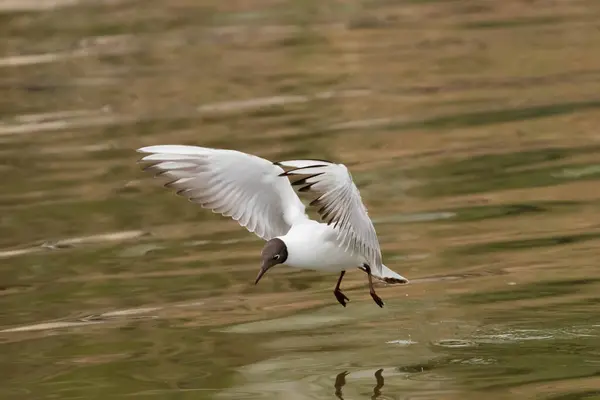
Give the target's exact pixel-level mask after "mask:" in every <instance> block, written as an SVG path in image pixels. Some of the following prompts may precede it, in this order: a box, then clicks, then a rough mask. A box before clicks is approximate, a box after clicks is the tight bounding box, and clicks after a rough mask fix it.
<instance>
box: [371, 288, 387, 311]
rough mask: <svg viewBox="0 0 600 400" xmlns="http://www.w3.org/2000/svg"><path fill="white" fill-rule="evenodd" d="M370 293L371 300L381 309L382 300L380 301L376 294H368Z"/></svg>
mask: <svg viewBox="0 0 600 400" xmlns="http://www.w3.org/2000/svg"><path fill="white" fill-rule="evenodd" d="M370 293H371V297H372V298H373V300H374V301H375V303H377V305H378V306H379V307H381V308H383V304H384V303H383V300H381V297H379V296H377V293H375V292H370Z"/></svg>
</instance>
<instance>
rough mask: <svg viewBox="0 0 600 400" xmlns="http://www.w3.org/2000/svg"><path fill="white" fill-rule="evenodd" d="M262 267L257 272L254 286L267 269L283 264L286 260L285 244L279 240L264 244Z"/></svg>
mask: <svg viewBox="0 0 600 400" xmlns="http://www.w3.org/2000/svg"><path fill="white" fill-rule="evenodd" d="M261 255H262V267H261V268H260V271H259V272H258V276H257V277H256V281H255V282H254V284H255V285H256V284H257V283H258V281H260V278H262V276H263V275H264V274H265V273H266V272H267V271H268V270H269V268H271V267H273V266H275V265H277V264H283V263H284V262H285V260H287V257H288V252H287V247H286V245H285V243H283V240H281V239H277V238H275V239H271V240H269V241H268V242H267V244H265V247H263V249H262V253H261Z"/></svg>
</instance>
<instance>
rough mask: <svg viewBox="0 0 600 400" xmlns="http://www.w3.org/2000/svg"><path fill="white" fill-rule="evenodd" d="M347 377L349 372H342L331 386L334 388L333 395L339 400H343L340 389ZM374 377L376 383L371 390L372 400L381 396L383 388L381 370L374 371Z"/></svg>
mask: <svg viewBox="0 0 600 400" xmlns="http://www.w3.org/2000/svg"><path fill="white" fill-rule="evenodd" d="M347 375H349V372H348V371H344V372H340V373H339V374H337V376H336V377H335V384H334V385H333V386H334V387H335V395H336V397H337V398H338V399H340V400H344V397H343V394H342V388H343V387H344V386H345V385H346V376H347ZM374 376H375V381H376V382H377V383H376V385H375V387H374V388H373V396H371V399H372V400H375V399H377V398H378V397H379V396H381V388H383V385H384V379H383V368H380V369H378V370H377V371H375V374H374Z"/></svg>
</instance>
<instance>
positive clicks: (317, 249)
mask: <svg viewBox="0 0 600 400" xmlns="http://www.w3.org/2000/svg"><path fill="white" fill-rule="evenodd" d="M137 152H139V153H143V154H144V156H143V157H142V158H141V159H140V160H139V161H138V162H139V163H141V164H143V165H144V166H143V170H144V171H147V172H150V173H152V174H153V175H154V176H155V177H159V176H162V177H165V178H167V179H168V181H167V183H166V184H164V186H165V187H166V188H169V189H172V190H175V191H176V193H177V194H178V195H180V196H183V197H185V198H187V199H188V200H189V201H191V202H193V203H197V204H199V205H200V206H201V207H202V208H205V209H209V210H212V211H213V212H214V213H218V214H221V215H223V216H225V217H230V218H232V219H233V220H235V221H237V222H238V223H239V225H241V226H243V227H245V228H246V229H247V230H248V231H249V232H253V233H254V234H256V235H257V236H258V237H260V238H261V239H263V240H264V241H266V243H265V244H264V246H263V249H262V251H261V261H262V264H261V267H260V270H259V272H258V275H257V277H256V279H255V281H254V284H255V285H256V284H258V283H259V281H260V280H261V278H262V277H263V276H264V275H265V274H266V272H267V271H269V270H270V269H271V268H273V267H274V266H277V265H285V266H288V267H292V268H300V269H309V270H315V271H325V272H330V273H339V278H338V280H337V284H336V285H335V288H334V290H333V294H334V296H335V298H336V300H337V301H338V302H339V303H340V304H341V305H342V306H344V307H346V304H347V302H349V301H350V299H349V298H348V297H347V296H346V295H345V294H344V293H343V292H342V290H341V288H340V285H341V283H342V279H343V278H344V275H345V273H346V270H347V269H353V268H358V269H360V270H362V271H364V272H365V273H366V274H367V279H368V284H369V293H370V295H371V297H372V299H373V301H374V302H375V303H376V304H377V305H378V306H379V307H383V306H384V302H383V300H382V299H381V298H380V297H379V296H378V295H377V293H376V292H375V289H374V287H373V278H375V279H378V280H380V281H383V282H386V283H389V284H408V283H409V281H408V279H406V278H404V277H403V276H401V275H399V274H398V273H396V272H394V271H392V270H391V269H390V268H388V267H387V266H385V265H384V264H383V261H382V255H381V249H380V245H379V240H378V238H377V233H376V231H375V227H374V225H373V223H372V221H371V219H370V217H369V215H368V211H367V208H366V206H365V205H364V204H363V201H362V198H361V195H360V192H359V190H358V188H357V187H356V185H355V184H354V181H353V179H352V175H351V174H350V171H349V170H348V168H347V167H346V166H345V165H344V164H339V163H334V162H331V161H326V160H318V159H298V160H288V161H276V162H272V161H269V160H267V159H265V158H262V157H259V156H256V155H252V154H248V153H244V152H241V151H238V150H231V149H217V148H210V147H200V146H192V145H181V144H170V145H152V146H147V147H141V148H139V149H137ZM299 195H302V196H304V195H306V196H308V197H309V198H308V199H306V201H308V200H309V199H310V200H311V201H310V203H309V204H308V207H312V208H313V209H316V211H317V213H318V215H319V218H320V221H318V220H315V219H312V218H310V217H309V216H308V214H307V207H306V206H305V204H304V203H303V202H302V200H301V197H300V196H299Z"/></svg>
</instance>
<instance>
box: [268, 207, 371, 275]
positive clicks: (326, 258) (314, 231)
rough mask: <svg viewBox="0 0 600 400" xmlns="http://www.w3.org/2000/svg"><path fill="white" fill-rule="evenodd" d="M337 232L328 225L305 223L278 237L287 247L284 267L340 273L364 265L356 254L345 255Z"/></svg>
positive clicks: (298, 223) (362, 260)
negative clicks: (337, 238)
mask: <svg viewBox="0 0 600 400" xmlns="http://www.w3.org/2000/svg"><path fill="white" fill-rule="evenodd" d="M336 236H337V232H336V231H335V230H334V229H333V228H332V227H331V226H329V225H326V224H323V223H320V222H317V221H315V220H312V219H308V218H306V219H304V220H303V221H300V222H297V223H296V224H294V225H293V226H292V228H291V229H290V231H289V232H288V233H287V234H286V235H284V236H280V237H279V239H281V240H283V242H284V243H285V245H286V247H287V251H288V258H287V260H286V261H285V262H284V264H285V265H289V266H290V267H295V268H305V269H313V270H325V271H331V272H340V271H343V270H345V269H349V268H354V267H360V266H362V265H363V264H364V263H365V260H364V258H363V257H361V256H360V255H358V254H350V252H349V251H344V249H343V248H342V247H340V246H339V244H338V242H337V241H336Z"/></svg>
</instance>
